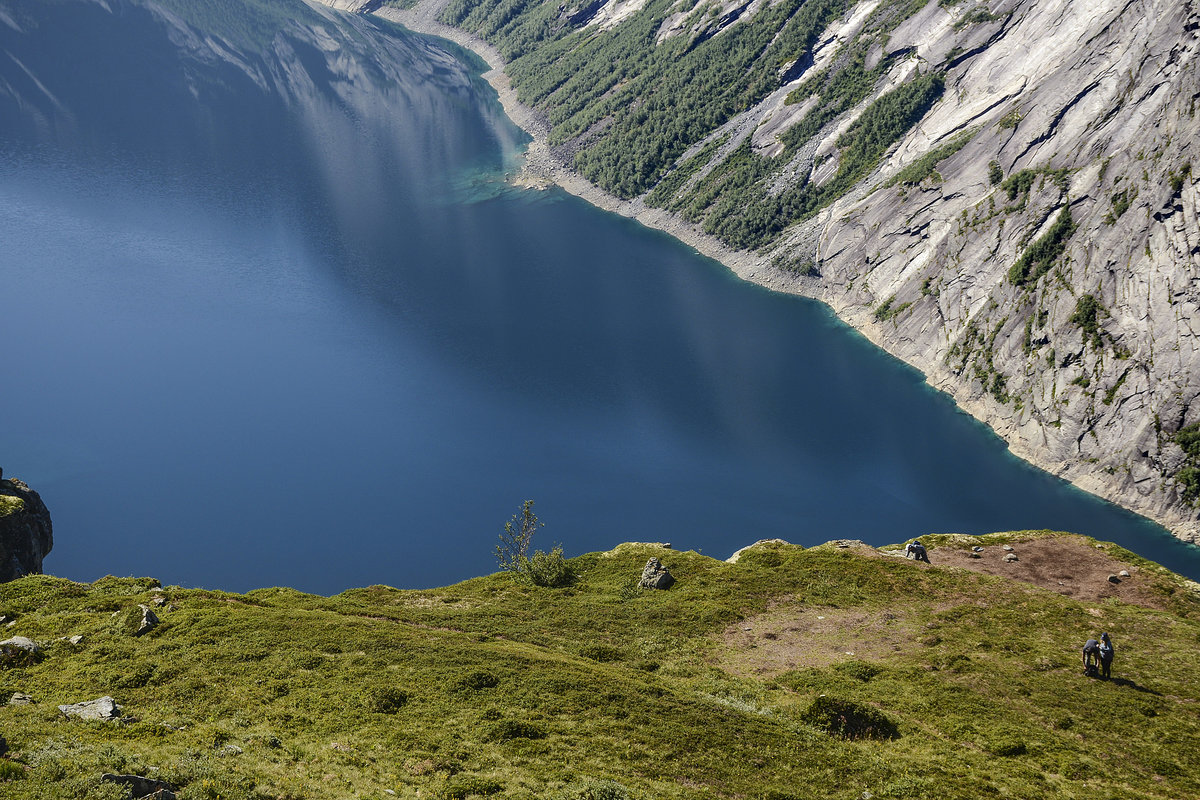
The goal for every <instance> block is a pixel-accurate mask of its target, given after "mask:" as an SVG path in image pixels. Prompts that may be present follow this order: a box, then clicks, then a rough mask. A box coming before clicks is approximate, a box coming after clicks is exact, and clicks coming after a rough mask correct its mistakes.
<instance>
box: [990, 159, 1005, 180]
mask: <svg viewBox="0 0 1200 800" xmlns="http://www.w3.org/2000/svg"><path fill="white" fill-rule="evenodd" d="M1002 180H1004V170H1002V169H1000V162H999V161H989V162H988V183H990V184H991V185H992V186H995V185H996V184H998V183H1000V182H1001V181H1002Z"/></svg>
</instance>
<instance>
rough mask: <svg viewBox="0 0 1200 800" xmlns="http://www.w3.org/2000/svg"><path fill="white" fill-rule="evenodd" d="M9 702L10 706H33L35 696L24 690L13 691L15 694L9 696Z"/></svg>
mask: <svg viewBox="0 0 1200 800" xmlns="http://www.w3.org/2000/svg"><path fill="white" fill-rule="evenodd" d="M8 704H9V705H10V706H31V705H33V698H32V697H30V696H29V695H27V694H25V693H24V692H13V696H12V697H10V698H8Z"/></svg>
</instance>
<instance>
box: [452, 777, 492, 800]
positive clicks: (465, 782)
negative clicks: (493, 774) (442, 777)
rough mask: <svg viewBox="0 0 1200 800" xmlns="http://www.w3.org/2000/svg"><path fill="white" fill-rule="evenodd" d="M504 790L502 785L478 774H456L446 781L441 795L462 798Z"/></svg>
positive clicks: (456, 798) (487, 795)
mask: <svg viewBox="0 0 1200 800" xmlns="http://www.w3.org/2000/svg"><path fill="white" fill-rule="evenodd" d="M503 790H504V785H503V784H501V783H500V782H499V781H494V780H492V779H490V778H481V777H479V776H478V775H456V776H454V777H453V778H451V779H450V780H449V781H447V782H446V787H445V788H444V789H442V797H444V798H446V800H462V798H464V797H472V796H478V797H490V796H491V795H494V794H497V793H499V792H501V791H503Z"/></svg>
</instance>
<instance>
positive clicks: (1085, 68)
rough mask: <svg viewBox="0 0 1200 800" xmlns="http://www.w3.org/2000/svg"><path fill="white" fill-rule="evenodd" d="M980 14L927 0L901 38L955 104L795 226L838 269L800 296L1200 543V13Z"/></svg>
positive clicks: (1025, 7) (1017, 445) (1193, 8)
mask: <svg viewBox="0 0 1200 800" xmlns="http://www.w3.org/2000/svg"><path fill="white" fill-rule="evenodd" d="M973 13H976V12H974V11H972V9H971V8H970V4H956V5H953V6H951V7H950V8H945V7H943V6H941V5H937V4H933V3H930V4H928V5H927V6H926V7H925V9H924V10H923V11H922V12H921V13H920V14H918V15H917V16H915V17H913V18H912V19H911V20H909V21H908V22H907V23H906V24H905V25H903V26H902V27H901V28H899V29H898V30H897V31H896V32H895V33H894V34H893V35H892V37H891V41H890V43H889V46H890V47H892V48H909V49H910V51H911V52H912V53H913V58H915V59H916V60H917V61H918V62H919V63H920V64H921V65H923V66H925V65H933V64H938V63H945V62H946V61H949V62H950V66H949V68H948V69H947V70H946V75H947V81H946V90H945V94H944V96H943V99H942V100H941V101H940V102H939V103H938V104H937V105H935V106H934V108H933V109H932V110H931V111H930V112H929V113H928V114H927V115H926V116H925V117H924V118H923V119H922V120H921V122H920V124H919V125H918V126H917V127H916V128H914V129H913V130H912V131H911V132H910V133H909V134H908V136H906V137H905V139H904V140H903V141H902V142H901V143H900V144H899V146H898V147H897V148H896V149H895V150H894V152H892V153H891V154H890V156H889V157H888V158H887V159H886V160H885V161H884V163H883V164H882V165H881V167H880V168H879V170H878V171H877V172H876V173H875V174H874V175H872V176H871V177H870V178H869V179H868V180H866V181H863V182H862V183H861V184H860V185H859V187H858V190H857V192H855V193H852V194H851V195H848V196H846V197H844V198H843V199H842V200H840V201H839V202H837V203H836V204H834V205H833V206H831V207H830V208H828V209H827V210H825V211H824V212H823V213H822V214H820V215H819V217H817V218H815V219H813V220H811V221H810V222H808V223H806V224H805V225H804V226H803V227H802V228H801V229H799V230H796V231H794V232H793V233H792V235H791V237H790V239H789V241H788V243H787V244H786V245H784V249H786V250H790V251H797V252H800V253H804V254H809V257H811V259H812V261H813V263H814V264H815V265H816V269H815V271H817V272H819V273H820V277H819V278H817V277H810V278H806V279H804V280H802V281H798V282H797V283H798V285H799V288H800V289H801V290H802V291H805V292H806V293H811V294H814V295H816V296H818V297H820V298H822V299H824V300H826V301H827V302H829V303H830V304H831V305H832V306H833V307H834V308H835V309H836V310H837V311H838V312H839V313H840V314H841V315H842V316H843V317H844V318H845V319H847V320H848V321H849V322H851V323H852V324H854V325H855V326H856V327H859V328H861V329H863V330H864V331H866V332H867V333H868V334H869V335H870V336H871V337H872V338H873V339H874V340H875V341H877V342H878V343H879V344H881V345H882V346H884V347H885V348H886V349H888V350H889V351H891V352H893V353H895V354H896V355H898V356H900V357H901V358H903V359H905V360H906V361H909V362H911V363H913V364H915V365H916V366H918V367H920V368H921V369H922V370H923V371H924V372H925V373H926V374H927V375H928V376H929V380H930V382H931V383H933V384H935V385H937V386H938V387H940V388H942V389H944V390H946V391H947V392H949V393H950V394H951V395H953V396H954V397H955V399H956V400H957V401H958V402H959V404H960V405H961V406H962V407H963V408H965V409H966V410H967V411H969V412H970V413H972V414H974V415H975V416H977V417H978V418H980V419H982V420H984V421H985V422H987V423H988V424H990V425H991V426H992V427H993V428H995V429H996V431H997V432H999V433H1000V434H1001V435H1002V436H1003V437H1004V438H1005V439H1006V440H1007V441H1008V442H1009V443H1010V444H1011V446H1012V449H1013V450H1014V452H1016V453H1017V454H1019V455H1021V456H1023V457H1025V458H1026V459H1028V460H1030V461H1032V462H1033V463H1036V464H1038V465H1040V466H1042V467H1045V468H1047V469H1050V470H1052V471H1054V472H1056V473H1058V474H1060V475H1063V476H1064V477H1066V478H1068V479H1070V480H1072V481H1073V482H1075V483H1076V484H1078V485H1080V486H1082V487H1084V488H1086V489H1089V490H1091V491H1093V492H1096V493H1098V494H1101V495H1103V496H1106V497H1108V498H1110V499H1113V500H1115V501H1117V502H1119V503H1121V504H1123V505H1125V506H1127V507H1129V508H1132V509H1134V510H1136V511H1139V512H1141V513H1144V514H1147V515H1148V516H1151V517H1153V518H1156V519H1158V520H1160V521H1162V522H1164V523H1166V524H1167V525H1168V526H1169V527H1171V528H1173V529H1174V530H1175V531H1176V533H1177V534H1178V535H1180V536H1181V538H1185V539H1188V540H1191V541H1196V540H1197V532H1198V530H1200V525H1198V524H1197V514H1196V509H1195V506H1194V505H1193V496H1194V492H1195V490H1194V478H1193V477H1192V473H1191V472H1190V471H1189V470H1190V469H1191V467H1190V465H1189V462H1190V460H1191V457H1190V456H1189V454H1188V452H1187V449H1186V445H1187V441H1186V426H1188V425H1190V424H1193V423H1195V422H1197V421H1200V403H1197V397H1198V395H1200V350H1198V341H1197V338H1196V337H1197V332H1196V328H1195V325H1194V323H1193V319H1194V318H1196V316H1197V313H1196V312H1197V310H1198V304H1200V216H1198V215H1197V201H1198V199H1200V192H1198V190H1197V180H1196V177H1197V174H1194V173H1200V152H1198V150H1200V137H1198V136H1197V132H1198V131H1200V118H1197V116H1196V113H1197V108H1196V105H1197V98H1198V97H1200V79H1198V75H1197V69H1196V61H1195V56H1196V51H1197V48H1198V45H1200V11H1198V9H1197V4H1196V3H1195V2H1179V0H1135V1H1134V2H1116V1H1115V0H1096V1H1095V2H1086V3H1085V2H1067V1H1066V0H1058V1H1057V2H1047V1H1046V0H1037V1H1036V2H1034V1H1033V0H1019V1H1017V2H1004V3H1000V4H994V5H993V6H992V7H991V9H990V10H989V11H988V14H989V15H990V16H992V17H994V19H990V20H984V21H981V22H978V23H970V24H967V25H961V24H960V23H961V22H962V21H963V20H964V19H969V18H970V15H971V14H973ZM954 53H957V54H958V55H954V56H953V57H952V56H951V54H954ZM956 137H963V139H967V137H969V140H967V141H965V143H963V144H961V149H957V152H954V153H953V154H951V155H949V156H948V157H946V158H944V159H942V160H939V161H937V163H936V165H935V166H934V168H933V170H932V171H931V172H930V173H929V174H928V175H926V176H924V177H921V178H919V179H918V180H916V181H915V182H913V183H905V182H903V181H901V182H899V183H895V184H894V185H890V186H889V185H887V184H888V183H889V182H890V181H893V180H895V178H896V176H898V175H900V174H901V171H902V170H903V169H904V168H905V167H908V166H910V165H913V164H914V163H916V162H918V161H919V160H920V159H921V158H922V157H923V156H927V155H928V154H929V153H931V152H935V151H936V150H937V149H938V148H940V147H945V146H946V145H947V144H951V149H952V148H953V147H954V146H957V145H959V143H960V142H962V140H961V139H960V140H958V141H956ZM1193 163H1194V164H1195V166H1196V169H1193V167H1192V164H1193ZM1039 256H1040V258H1039ZM1181 430H1184V432H1185V435H1184V436H1180V435H1179V432H1180V431H1181ZM1181 444H1182V445H1184V446H1181Z"/></svg>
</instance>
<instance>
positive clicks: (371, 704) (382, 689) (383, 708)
mask: <svg viewBox="0 0 1200 800" xmlns="http://www.w3.org/2000/svg"><path fill="white" fill-rule="evenodd" d="M407 702H408V692H406V691H404V690H403V689H397V688H395V687H394V686H377V687H375V688H373V689H371V690H369V691H368V692H367V695H366V697H365V698H363V705H365V706H366V708H367V710H368V711H371V712H373V713H375V714H395V713H396V712H397V711H399V710H400V709H401V708H403V707H404V704H405V703H407Z"/></svg>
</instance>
